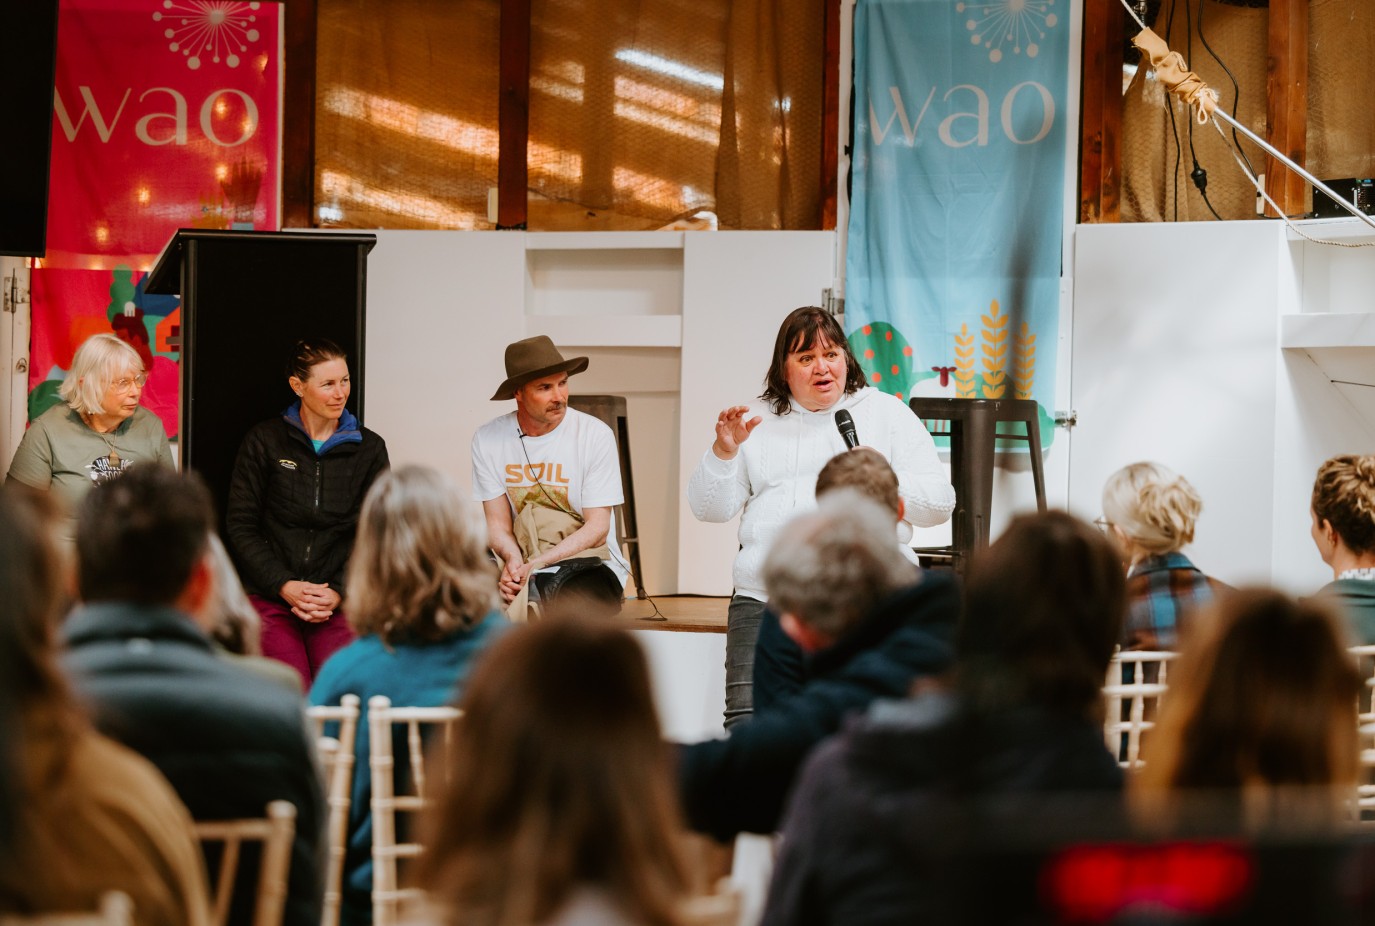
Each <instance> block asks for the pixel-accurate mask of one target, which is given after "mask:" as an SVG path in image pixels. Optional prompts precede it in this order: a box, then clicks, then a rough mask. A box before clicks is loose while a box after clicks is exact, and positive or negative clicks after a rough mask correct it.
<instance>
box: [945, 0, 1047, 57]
mask: <svg viewBox="0 0 1375 926" xmlns="http://www.w3.org/2000/svg"><path fill="white" fill-rule="evenodd" d="M1053 6H1055V0H991V2H986V3H977V2H965V0H961V2H959V3H956V4H955V12H956V13H959V14H961V15H963V14H965V13H968V14H969V18H968V19H966V20H965V22H964V27H965V28H966V29H968V30H969V33H970V35H969V40H970V41H971V42H972V43H973V44H975V45H982V46H983V47H984V48H987V49H988V60H989V61H992V62H993V63H994V64H997V63H998V62H999V61H1001V60H1003V49H1004V48H1006V47H1010V48H1011V49H1012V53H1013V54H1014V55H1020V54H1022V53H1023V52H1025V53H1026V56H1027V57H1028V58H1035V57H1036V55H1037V54H1039V53H1040V51H1041V46H1040V45H1039V44H1037V43H1038V42H1039V41H1041V40H1042V39H1044V38H1045V37H1046V30H1047V29H1052V28H1054V27H1055V24H1056V23H1057V22H1059V21H1060V18H1059V17H1058V16H1056V15H1055V14H1054V13H1052V12H1050V10H1051V7H1053Z"/></svg>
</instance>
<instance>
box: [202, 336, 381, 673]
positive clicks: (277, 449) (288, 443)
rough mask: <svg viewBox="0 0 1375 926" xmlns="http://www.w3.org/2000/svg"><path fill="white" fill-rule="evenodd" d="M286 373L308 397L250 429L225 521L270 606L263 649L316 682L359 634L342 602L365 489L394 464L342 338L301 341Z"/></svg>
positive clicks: (260, 597) (265, 606)
mask: <svg viewBox="0 0 1375 926" xmlns="http://www.w3.org/2000/svg"><path fill="white" fill-rule="evenodd" d="M287 377H288V382H289V383H290V385H291V388H292V391H294V392H295V393H296V395H297V396H299V397H300V399H299V401H297V402H294V403H292V405H291V406H289V407H288V408H287V409H286V410H285V411H284V412H282V414H281V416H280V417H277V418H273V419H270V420H268V421H264V422H262V423H260V424H258V425H255V426H254V427H253V428H252V430H250V431H249V432H248V434H247V435H246V436H245V437H244V441H243V444H242V445H241V446H240V447H239V456H238V459H237V460H236V461H235V463H234V477H233V480H232V481H231V482H230V486H229V505H228V512H227V517H226V526H227V533H228V536H229V544H230V548H231V549H232V550H233V552H234V556H235V559H236V561H237V563H238V565H239V574H240V575H241V576H242V577H243V582H244V586H245V589H246V590H247V591H248V593H249V599H250V600H251V601H252V602H253V606H254V607H255V608H256V609H257V611H258V613H259V614H260V615H261V616H262V621H263V626H262V648H263V655H265V656H271V657H272V658H274V659H280V660H281V661H282V662H285V663H286V664H287V665H289V666H291V667H292V668H294V669H295V670H296V671H297V672H299V673H300V674H301V680H302V683H303V684H304V685H305V687H306V689H307V690H308V689H309V688H310V683H311V681H312V680H313V679H314V678H315V675H316V673H318V672H319V670H320V667H321V666H322V665H324V662H325V660H326V659H328V658H329V657H330V655H331V654H332V653H333V652H334V651H335V650H337V649H339V648H340V647H341V646H343V645H344V644H346V643H348V642H349V641H350V640H352V639H353V633H352V631H350V630H349V627H348V623H347V621H345V619H344V615H343V613H342V612H341V610H340V606H341V604H342V598H341V595H342V593H343V588H344V567H345V565H346V564H347V563H348V558H349V554H350V553H352V552H353V537H354V531H355V529H356V527H357V524H358V511H359V509H360V508H361V507H362V504H363V496H364V495H366V494H367V491H368V487H369V486H371V485H372V481H373V480H374V479H376V478H377V474H378V473H380V472H382V470H384V469H386V468H387V445H386V444H385V443H384V442H383V440H382V438H380V437H378V436H377V435H376V434H374V433H373V432H372V431H369V430H368V429H366V428H364V427H362V426H361V425H359V424H358V419H357V418H355V417H354V416H353V414H352V413H351V412H349V410H348V409H347V408H345V407H344V406H345V404H346V403H347V402H348V399H349V392H350V389H351V386H350V383H349V370H348V361H347V359H346V358H345V356H344V352H343V350H341V349H340V347H339V346H338V345H337V344H335V343H334V342H333V341H329V340H326V339H324V338H318V339H308V340H303V341H298V342H296V346H295V347H294V348H293V349H292V353H291V357H290V359H289V360H288V361H287Z"/></svg>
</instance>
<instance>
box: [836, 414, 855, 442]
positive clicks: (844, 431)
mask: <svg viewBox="0 0 1375 926" xmlns="http://www.w3.org/2000/svg"><path fill="white" fill-rule="evenodd" d="M836 428H837V429H838V430H839V431H840V436H841V438H842V439H844V441H845V449H847V450H854V449H855V448H856V447H858V446H859V435H858V434H857V433H855V419H854V418H852V417H851V416H850V411H849V409H845V408H842V409H841V410H840V411H838V412H836Z"/></svg>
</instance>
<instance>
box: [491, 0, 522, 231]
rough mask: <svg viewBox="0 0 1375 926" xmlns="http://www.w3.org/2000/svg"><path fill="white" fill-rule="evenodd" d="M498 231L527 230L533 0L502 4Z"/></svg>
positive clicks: (498, 116) (508, 0) (504, 1)
mask: <svg viewBox="0 0 1375 926" xmlns="http://www.w3.org/2000/svg"><path fill="white" fill-rule="evenodd" d="M500 71H501V101H500V104H499V107H498V110H497V135H498V142H497V145H498V152H497V228H525V226H526V220H527V215H528V203H527V190H528V189H529V161H528V158H527V152H528V150H529V140H530V0H501V64H500Z"/></svg>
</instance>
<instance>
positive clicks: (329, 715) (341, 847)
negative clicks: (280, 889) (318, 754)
mask: <svg viewBox="0 0 1375 926" xmlns="http://www.w3.org/2000/svg"><path fill="white" fill-rule="evenodd" d="M306 713H307V715H308V716H309V717H310V720H311V722H312V723H314V724H315V733H316V735H317V736H320V737H322V738H323V737H324V734H325V732H326V725H327V724H338V728H337V729H336V730H335V731H334V734H335V735H334V739H335V740H337V742H338V744H339V746H338V749H337V750H336V751H335V753H334V761H333V762H332V763H330V764H329V768H328V769H326V770H325V796H326V799H327V801H328V804H329V824H328V827H327V829H326V833H327V837H326V838H327V839H328V843H329V861H328V864H327V865H326V866H325V903H324V912H323V915H322V916H321V918H320V926H338V924H339V905H340V904H341V903H342V902H343V885H344V854H345V852H346V851H347V848H348V847H347V841H348V826H349V808H350V806H351V805H352V802H353V775H354V759H353V755H354V748H355V744H356V743H357V737H358V718H359V716H360V715H361V713H362V702H361V701H360V699H359V697H358V695H356V694H346V695H344V696H343V697H342V698H340V699H339V703H338V704H337V705H315V706H313V707H310V708H307V710H306Z"/></svg>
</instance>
